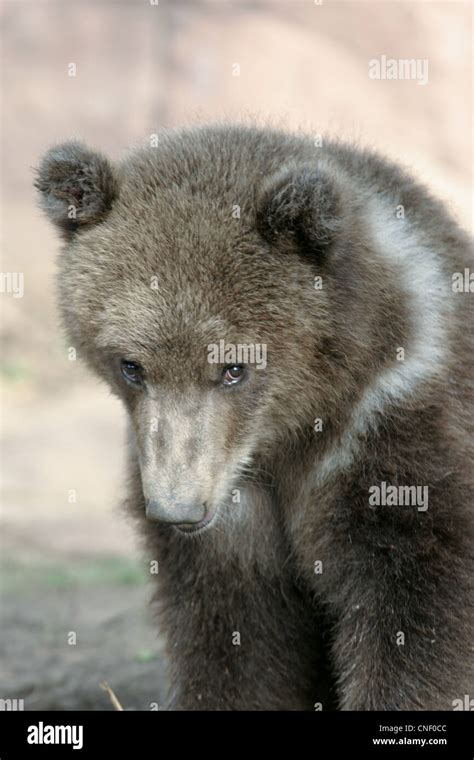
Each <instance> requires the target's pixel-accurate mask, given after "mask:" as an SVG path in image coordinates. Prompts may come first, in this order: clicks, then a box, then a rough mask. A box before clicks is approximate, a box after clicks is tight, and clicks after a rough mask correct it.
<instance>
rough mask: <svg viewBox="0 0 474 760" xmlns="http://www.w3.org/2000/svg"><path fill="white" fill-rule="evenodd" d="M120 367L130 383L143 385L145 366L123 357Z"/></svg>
mask: <svg viewBox="0 0 474 760" xmlns="http://www.w3.org/2000/svg"><path fill="white" fill-rule="evenodd" d="M120 369H121V371H122V375H123V376H124V378H125V380H127V382H128V383H132V385H143V368H142V367H140V365H139V364H137V363H136V362H131V361H129V360H128V359H122V360H121V362H120Z"/></svg>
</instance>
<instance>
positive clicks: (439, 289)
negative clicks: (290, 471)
mask: <svg viewBox="0 0 474 760" xmlns="http://www.w3.org/2000/svg"><path fill="white" fill-rule="evenodd" d="M395 208H396V203H395V202H394V203H393V205H391V204H389V202H388V201H380V200H372V201H370V202H369V206H368V214H367V219H368V222H369V228H370V230H371V233H372V237H373V243H374V248H375V251H376V253H377V255H379V256H381V257H382V258H383V259H385V260H386V261H387V263H388V264H390V265H392V266H393V264H395V265H396V268H397V269H398V272H399V283H401V284H402V287H403V289H404V291H405V293H406V295H407V304H408V306H409V307H410V309H411V313H410V320H411V326H412V335H411V337H410V342H409V344H408V345H407V346H404V348H405V351H406V357H405V360H404V361H397V360H396V358H395V357H394V361H393V364H392V365H391V366H390V367H388V368H387V369H384V370H383V371H382V372H381V373H380V374H379V376H378V377H377V378H376V380H375V381H374V383H373V384H372V385H370V386H369V387H368V388H367V389H366V390H365V391H364V393H363V395H362V398H361V399H360V401H359V402H358V403H357V405H356V406H355V407H354V410H353V412H352V416H351V421H350V423H349V425H348V427H347V428H346V430H345V431H344V433H343V435H342V436H341V439H340V441H338V443H337V444H335V445H334V447H333V449H332V450H331V451H330V452H329V453H328V454H326V456H325V457H324V458H323V460H322V461H321V463H320V464H319V466H318V472H317V479H318V482H319V483H322V482H323V481H325V480H327V479H328V478H330V477H332V476H334V475H336V474H337V473H340V472H341V471H344V470H347V469H348V468H349V467H350V466H351V464H352V462H353V461H354V457H355V455H356V453H357V448H358V446H359V436H362V435H365V434H367V433H368V432H369V430H371V429H374V427H375V426H376V424H377V416H378V415H379V414H383V412H384V410H385V409H386V408H387V407H388V406H389V405H390V404H393V403H395V404H396V403H401V402H408V403H409V402H410V399H414V398H416V394H417V391H418V390H419V388H420V386H421V385H422V383H423V382H424V381H425V380H427V379H429V378H431V377H435V376H436V375H437V374H438V373H440V371H441V370H442V367H443V366H444V362H445V357H446V351H447V349H446V345H447V334H446V325H447V322H448V320H449V316H450V314H451V312H452V308H453V293H452V289H451V287H450V279H449V276H448V274H447V273H446V272H445V271H444V268H443V264H442V258H441V255H440V254H439V253H438V252H437V251H436V250H433V248H432V247H430V246H429V245H428V244H427V243H426V242H424V241H423V235H422V233H421V232H420V231H419V230H417V229H415V228H414V226H413V225H412V224H411V223H410V221H409V220H408V219H407V218H405V219H397V218H396V216H395Z"/></svg>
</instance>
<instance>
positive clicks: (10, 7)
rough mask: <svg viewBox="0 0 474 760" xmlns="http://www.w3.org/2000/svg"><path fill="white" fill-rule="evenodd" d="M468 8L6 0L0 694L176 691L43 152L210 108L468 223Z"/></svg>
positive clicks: (99, 699)
mask: <svg viewBox="0 0 474 760" xmlns="http://www.w3.org/2000/svg"><path fill="white" fill-rule="evenodd" d="M471 16H472V5H471V3H470V2H423V1H417V2H410V1H408V2H384V1H381V2H378V1H377V0H371V1H370V2H364V1H362V0H354V1H352V2H337V1H335V0H322V3H319V2H313V0H291V2H285V0H266V1H265V2H263V1H262V2H257V0H254V1H251V0H248V1H247V2H244V1H242V2H226V0H208V2H198V1H196V0H194V1H193V2H186V1H185V0H159V2H155V0H151V2H150V0H136V2H133V1H131V0H129V1H119V2H113V1H112V0H109V1H107V0H103V1H99V2H96V1H95V0H94V2H92V0H90V2H77V0H74V1H72V0H71V1H69V0H61V1H60V2H59V1H57V2H48V1H47V0H37V1H36V2H33V1H32V2H28V1H25V0H16V1H15V2H13V1H9V0H6V2H3V4H2V10H1V24H2V28H1V37H2V60H1V63H2V73H1V90H0V95H1V104H2V118H1V130H2V131H1V145H0V150H1V204H0V207H1V236H2V240H1V243H2V246H1V247H2V262H1V271H2V272H16V273H23V275H24V295H23V297H22V298H19V297H15V295H14V294H12V293H9V292H2V293H0V308H1V341H2V351H1V367H0V369H1V407H0V409H1V444H2V445H1V476H2V491H1V523H2V524H1V545H0V548H1V555H2V584H1V593H2V598H1V605H0V617H1V628H2V641H1V645H0V647H1V648H0V655H1V668H0V699H8V698H10V699H23V700H24V708H25V709H27V710H28V709H39V708H41V709H43V708H45V709H58V710H61V709H74V708H75V709H113V708H112V705H111V703H110V701H109V699H108V696H107V694H106V693H105V692H104V691H103V690H101V689H100V686H99V684H100V682H101V681H103V680H106V681H108V682H109V683H110V685H111V687H112V688H113V689H114V691H115V693H116V695H117V697H118V699H119V700H120V702H121V703H122V704H123V706H124V708H125V709H135V710H146V709H150V705H152V707H153V708H154V709H156V707H155V705H158V706H162V705H163V698H164V692H163V690H164V686H165V680H164V679H165V676H164V670H163V645H162V642H161V640H160V638H159V637H158V636H157V635H156V631H155V627H154V625H153V623H152V614H151V610H150V608H149V606H148V605H147V600H148V598H149V596H150V588H149V584H148V582H147V573H146V566H145V562H144V560H143V559H142V558H141V557H140V552H139V548H138V546H137V543H136V541H135V539H134V535H133V531H132V529H131V527H130V526H129V525H128V524H127V522H126V520H124V518H123V516H122V515H121V514H120V513H119V510H118V505H119V504H120V501H121V498H122V496H123V493H124V478H123V464H124V444H123V431H124V418H123V412H122V409H121V407H120V404H119V402H118V401H116V400H115V399H113V398H111V397H110V396H109V395H108V393H107V390H106V389H105V388H104V387H102V386H100V385H99V383H98V382H97V381H96V380H95V379H94V378H92V377H90V376H89V375H88V374H87V372H86V371H85V370H84V369H83V368H82V367H80V366H78V365H77V363H76V362H71V361H68V355H67V343H66V341H65V340H64V339H63V337H62V335H61V333H60V330H59V328H58V322H57V315H56V311H55V302H54V271H55V257H56V255H57V251H58V240H57V238H56V236H55V233H54V232H53V230H52V229H51V228H50V227H49V225H48V224H47V222H46V220H45V219H44V218H42V216H41V215H40V213H39V211H38V209H37V206H36V199H35V194H34V191H33V188H32V182H33V169H32V167H34V166H36V165H38V162H39V158H40V156H41V154H42V153H43V151H45V150H46V149H47V148H48V146H50V145H51V144H52V143H55V142H57V141H62V140H64V139H69V138H71V137H78V138H81V139H83V140H85V141H86V142H88V143H90V144H91V145H92V146H95V147H96V148H99V149H102V150H103V151H104V152H106V153H107V154H109V155H110V156H111V157H112V158H116V157H118V156H119V154H120V152H121V151H122V150H124V149H125V148H126V147H127V146H128V145H130V143H136V142H140V141H143V140H148V139H149V137H150V135H151V134H154V133H156V132H158V131H159V130H161V129H163V128H166V127H173V126H175V125H182V124H193V123H198V122H204V121H207V120H213V119H227V120H233V119H234V120H241V119H246V120H248V119H254V120H257V121H258V122H260V123H267V124H268V123H270V124H277V125H279V126H283V127H287V128H289V129H300V128H302V129H304V130H306V131H309V132H310V133H312V134H327V133H331V134H338V135H340V136H345V137H347V138H349V139H353V140H357V141H358V142H360V143H361V144H365V145H369V146H374V147H376V148H379V149H380V150H381V151H382V152H384V153H385V154H388V155H389V156H391V157H392V158H394V159H396V160H398V161H401V162H402V163H403V164H405V165H406V166H408V167H410V168H411V170H412V171H413V172H414V173H415V174H416V175H417V176H418V177H419V178H421V179H422V180H424V181H425V182H426V183H428V184H429V185H430V186H431V187H432V189H433V190H434V191H435V192H436V193H437V194H438V195H439V196H441V197H442V198H443V199H445V200H446V202H447V203H448V204H449V206H450V207H451V209H452V211H453V213H454V214H455V216H456V217H457V218H458V220H459V221H460V222H461V223H462V224H463V225H464V226H465V227H466V228H468V229H471V223H472V218H471V201H472V198H471V179H472V177H471V168H472V142H471V130H472V95H471V87H472V82H471V78H472V69H471V53H472V49H471V44H472V43H471V33H472V27H471V21H472V18H471ZM382 55H386V56H387V57H389V58H390V57H391V58H397V59H398V58H403V59H412V58H415V59H427V60H428V63H429V79H428V83H427V84H426V85H419V84H418V83H417V82H416V81H413V80H404V81H400V80H399V81H397V80H373V79H370V78H369V76H368V66H369V61H370V60H371V59H374V58H380V56H382ZM71 64H74V66H75V70H74V66H72V67H71ZM236 64H237V65H238V66H236ZM72 72H73V73H74V74H75V75H73V76H71V73H72ZM236 73H237V74H238V75H236ZM71 634H75V637H74V636H71ZM74 642H75V643H74Z"/></svg>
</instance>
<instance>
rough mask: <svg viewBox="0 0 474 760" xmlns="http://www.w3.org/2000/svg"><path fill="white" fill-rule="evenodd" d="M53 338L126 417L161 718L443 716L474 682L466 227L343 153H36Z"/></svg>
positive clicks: (226, 136) (189, 134)
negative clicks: (52, 269)
mask: <svg viewBox="0 0 474 760" xmlns="http://www.w3.org/2000/svg"><path fill="white" fill-rule="evenodd" d="M36 187H37V189H38V191H39V197H40V202H41V205H42V207H43V209H44V210H45V211H46V213H47V215H48V216H49V218H50V220H51V221H52V222H53V223H54V225H56V227H57V228H58V230H59V231H60V233H61V236H62V239H63V249H62V252H61V255H60V257H59V272H58V279H57V284H58V296H59V305H60V311H61V315H62V319H63V323H64V326H65V329H66V331H67V335H68V339H69V341H70V342H71V343H70V344H71V345H74V346H75V347H76V349H77V351H78V354H79V355H80V356H81V357H82V358H83V359H84V360H85V361H86V362H87V363H88V365H89V366H90V367H91V368H92V369H93V370H94V371H95V372H96V373H97V375H98V376H100V377H101V378H102V379H104V380H105V381H106V382H107V383H108V385H109V386H110V387H111V388H112V390H113V392H114V393H116V394H117V395H118V396H119V397H120V398H121V399H122V400H123V403H124V405H125V408H126V410H127V415H128V419H129V434H128V438H129V440H128V452H129V483H130V485H129V489H128V496H127V504H128V508H129V510H130V511H131V513H132V514H133V515H134V516H135V518H136V520H137V522H138V523H139V525H140V528H141V532H142V534H143V535H144V538H145V542H146V547H147V558H148V559H149V560H150V561H152V560H157V561H158V562H159V574H158V575H157V577H156V581H157V590H156V599H157V600H158V602H159V625H160V628H161V629H162V630H163V631H164V633H165V634H166V637H167V640H168V648H169V662H170V682H171V693H170V697H169V709H178V710H305V709H307V710H313V709H325V710H327V709H343V710H408V709H420V710H436V709H438V710H451V709H453V708H455V706H456V704H458V701H459V700H460V699H461V700H462V699H463V696H464V695H465V694H474V691H473V689H474V682H473V671H472V651H471V640H472V620H473V614H472V613H473V604H472V598H473V597H472V578H473V513H472V495H473V482H472V478H473V475H472V473H473V468H472V459H473V458H472V453H473V449H472V441H473V437H472V432H473V431H472V419H473V415H472V388H473V382H472V380H473V371H472V361H473V356H474V351H473V346H472V338H471V334H472V293H470V292H469V287H466V288H459V287H454V286H453V283H454V282H455V281H456V278H457V277H459V275H460V273H461V274H462V273H463V272H465V271H466V270H469V268H471V269H472V256H471V254H470V244H469V240H468V237H467V236H466V235H465V234H464V233H463V231H462V230H461V229H460V228H459V227H458V226H457V224H456V222H455V221H454V220H453V219H452V218H451V216H450V215H449V213H448V212H447V210H446V209H445V208H444V206H443V205H442V204H441V203H440V202H439V201H437V200H436V199H435V198H433V197H432V196H431V195H430V193H429V192H428V191H427V190H426V189H425V188H424V187H422V186H421V185H420V184H418V183H417V182H416V181H415V180H413V179H412V178H411V177H410V176H409V175H408V174H406V173H405V171H404V170H402V169H401V168H399V167H397V166H396V165H394V164H392V163H390V162H389V161H387V160H385V159H384V158H382V157H380V156H379V155H377V154H375V153H373V152H370V151H365V150H362V149H359V148H356V147H354V146H352V145H348V144H344V143H341V142H339V141H331V140H328V141H326V142H325V143H324V145H323V146H322V147H315V145H314V143H313V141H312V140H311V139H310V138H309V137H304V136H301V135H298V136H293V135H291V134H285V133H284V132H281V131H278V130H271V129H260V128H257V127H248V126H241V125H210V126H205V127H197V128H189V129H181V130H176V131H166V132H164V133H163V135H161V136H160V140H159V144H158V146H157V147H151V146H150V147H147V146H145V147H141V148H136V149H134V150H133V151H131V152H130V153H129V154H128V155H127V156H126V157H125V158H124V159H123V160H121V161H120V162H117V163H112V162H111V161H109V160H108V159H107V158H106V157H104V156H103V155H101V154H100V153H97V152H95V151H93V150H90V149H89V148H87V147H86V146H84V145H83V144H81V143H79V142H75V141H72V142H68V143H65V144H62V145H59V146H57V147H53V148H52V149H51V150H50V151H49V152H48V153H47V154H46V155H45V157H44V158H43V160H42V162H41V165H40V167H39V169H38V172H37V179H36Z"/></svg>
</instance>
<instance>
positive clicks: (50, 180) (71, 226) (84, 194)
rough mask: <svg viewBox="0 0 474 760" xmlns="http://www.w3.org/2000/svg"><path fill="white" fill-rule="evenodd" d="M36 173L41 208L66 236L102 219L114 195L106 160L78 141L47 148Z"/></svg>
mask: <svg viewBox="0 0 474 760" xmlns="http://www.w3.org/2000/svg"><path fill="white" fill-rule="evenodd" d="M36 173H37V178H36V181H35V187H36V189H37V190H39V192H40V204H41V207H42V208H43V209H44V211H45V212H46V214H47V215H48V217H49V219H50V220H51V222H52V223H53V224H54V225H56V226H57V227H59V229H60V230H61V232H62V233H63V235H64V236H65V237H66V239H70V238H71V237H72V235H73V234H74V232H75V231H76V230H77V229H79V228H80V227H85V226H87V225H93V224H97V223H98V222H100V221H102V220H103V219H104V218H105V216H106V215H107V213H108V212H109V211H110V209H111V207H112V204H113V202H114V200H115V198H116V197H117V195H118V182H117V178H116V176H115V172H114V170H113V168H112V165H111V164H110V162H109V161H108V159H107V158H105V156H103V155H101V154H100V153H96V152H95V151H92V150H90V149H89V148H87V147H86V146H85V145H83V144H82V143H80V142H75V141H71V142H67V143H63V144H62V145H58V146H56V147H54V148H51V150H49V151H48V152H47V153H46V155H45V156H44V157H43V159H42V161H41V164H40V166H39V168H38V169H37V172H36Z"/></svg>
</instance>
